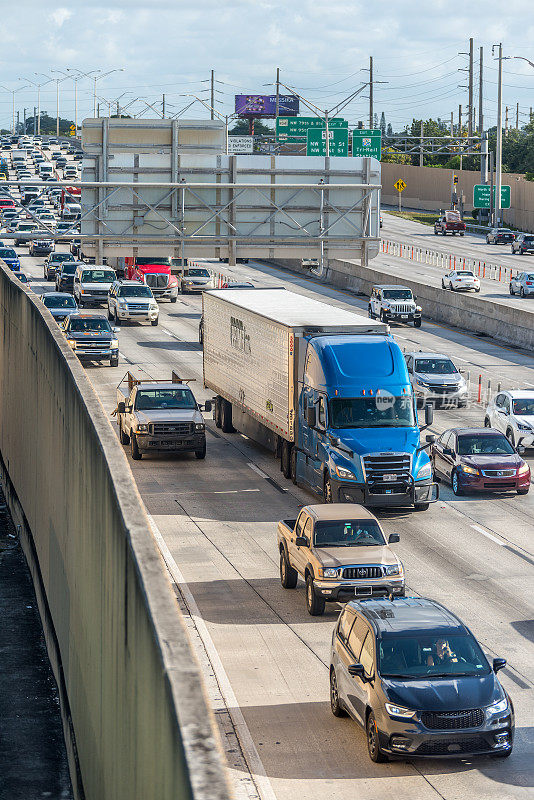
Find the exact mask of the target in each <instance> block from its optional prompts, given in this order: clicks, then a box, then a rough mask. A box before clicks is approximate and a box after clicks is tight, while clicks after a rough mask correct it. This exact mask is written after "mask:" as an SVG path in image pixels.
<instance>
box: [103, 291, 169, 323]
mask: <svg viewBox="0 0 534 800" xmlns="http://www.w3.org/2000/svg"><path fill="white" fill-rule="evenodd" d="M108 319H110V320H111V319H113V320H115V325H118V323H119V321H120V320H138V321H139V322H150V324H151V325H157V324H158V322H159V307H158V304H157V303H156V301H155V299H154V295H153V294H152V291H151V289H150V287H149V286H145V284H143V283H139V281H115V282H114V283H113V284H112V286H111V287H110V290H109V293H108Z"/></svg>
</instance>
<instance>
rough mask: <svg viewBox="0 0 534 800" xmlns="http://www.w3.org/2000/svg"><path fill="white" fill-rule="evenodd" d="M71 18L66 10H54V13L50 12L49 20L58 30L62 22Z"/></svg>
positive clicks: (70, 14) (70, 12)
mask: <svg viewBox="0 0 534 800" xmlns="http://www.w3.org/2000/svg"><path fill="white" fill-rule="evenodd" d="M71 17H72V11H70V9H68V8H56V10H55V11H52V13H51V14H50V19H51V20H52V22H53V23H54V25H57V27H58V28H61V26H62V25H63V23H64V22H66V21H67V20H68V19H70V18H71Z"/></svg>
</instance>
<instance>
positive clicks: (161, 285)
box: [145, 275, 169, 289]
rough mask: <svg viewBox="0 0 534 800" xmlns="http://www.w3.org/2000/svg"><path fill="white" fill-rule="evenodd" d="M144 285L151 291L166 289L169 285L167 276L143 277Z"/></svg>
mask: <svg viewBox="0 0 534 800" xmlns="http://www.w3.org/2000/svg"><path fill="white" fill-rule="evenodd" d="M145 283H146V285H147V286H150V287H151V288H152V289H166V288H167V285H168V283H169V276H168V275H145Z"/></svg>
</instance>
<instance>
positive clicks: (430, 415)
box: [425, 403, 434, 426]
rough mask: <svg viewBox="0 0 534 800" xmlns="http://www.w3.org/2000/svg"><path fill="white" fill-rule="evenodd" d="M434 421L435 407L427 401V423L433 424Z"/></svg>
mask: <svg viewBox="0 0 534 800" xmlns="http://www.w3.org/2000/svg"><path fill="white" fill-rule="evenodd" d="M433 422H434V408H433V406H431V405H430V403H427V404H426V406H425V425H427V426H428V425H432V423H433Z"/></svg>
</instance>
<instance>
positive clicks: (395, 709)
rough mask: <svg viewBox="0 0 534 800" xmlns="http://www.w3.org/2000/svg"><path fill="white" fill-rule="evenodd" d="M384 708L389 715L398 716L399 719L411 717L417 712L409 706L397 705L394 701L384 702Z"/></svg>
mask: <svg viewBox="0 0 534 800" xmlns="http://www.w3.org/2000/svg"><path fill="white" fill-rule="evenodd" d="M385 708H386V711H387V712H388V714H389V716H390V717H400V718H401V719H412V718H413V717H415V715H416V713H417V712H416V711H412V709H411V708H405V707H404V706H397V705H395V703H386V704H385Z"/></svg>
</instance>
